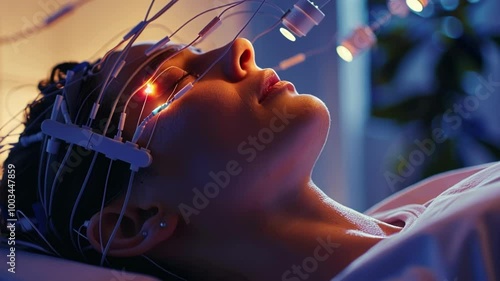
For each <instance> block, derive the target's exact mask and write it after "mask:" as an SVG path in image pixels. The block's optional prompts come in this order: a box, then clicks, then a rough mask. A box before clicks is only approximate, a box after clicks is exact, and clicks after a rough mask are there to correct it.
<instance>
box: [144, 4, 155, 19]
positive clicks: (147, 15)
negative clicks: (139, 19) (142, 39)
mask: <svg viewBox="0 0 500 281" xmlns="http://www.w3.org/2000/svg"><path fill="white" fill-rule="evenodd" d="M154 3H155V0H152V1H151V4H149V8H148V11H147V12H146V16H144V21H147V20H148V17H149V12H151V8H153V5H154Z"/></svg>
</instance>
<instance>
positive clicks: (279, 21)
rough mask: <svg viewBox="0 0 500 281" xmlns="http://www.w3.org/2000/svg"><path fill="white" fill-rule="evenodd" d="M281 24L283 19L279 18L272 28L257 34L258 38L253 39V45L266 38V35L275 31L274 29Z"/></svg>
mask: <svg viewBox="0 0 500 281" xmlns="http://www.w3.org/2000/svg"><path fill="white" fill-rule="evenodd" d="M280 24H281V18H279V19H278V21H277V22H276V23H274V24H273V25H272V26H271V27H269V28H268V29H266V30H264V31H262V32H261V33H259V34H257V36H255V37H254V38H253V39H252V44H254V43H255V41H257V40H258V39H259V38H261V37H262V36H264V35H266V34H268V33H269V32H271V31H273V29H275V28H276V27H277V26H278V25H280Z"/></svg>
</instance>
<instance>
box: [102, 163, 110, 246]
mask: <svg viewBox="0 0 500 281" xmlns="http://www.w3.org/2000/svg"><path fill="white" fill-rule="evenodd" d="M112 166H113V160H111V161H110V163H109V167H108V174H107V175H106V182H105V183H104V191H103V193H102V200H101V211H100V212H99V218H100V219H99V241H100V244H101V253H102V252H104V248H103V246H104V243H103V242H102V213H103V211H104V204H105V203H106V193H107V192H108V182H109V175H110V174H111V167H112Z"/></svg>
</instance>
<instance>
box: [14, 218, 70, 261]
mask: <svg viewBox="0 0 500 281" xmlns="http://www.w3.org/2000/svg"><path fill="white" fill-rule="evenodd" d="M16 215H18V218H19V215H22V216H23V217H24V218H25V219H26V220H27V221H28V223H29V224H30V225H31V227H33V230H35V232H36V233H37V234H38V236H40V238H41V239H42V240H43V242H45V244H46V245H47V246H49V248H50V249H51V250H52V252H53V253H54V254H56V255H58V256H59V257H62V256H61V254H59V252H57V251H56V249H54V247H52V245H51V244H50V243H49V241H47V239H46V238H45V237H44V236H43V235H42V233H41V232H40V230H38V228H37V227H36V226H35V225H34V224H33V223H32V222H31V220H30V219H29V218H28V217H27V216H26V215H25V214H24V213H23V212H22V211H21V210H16Z"/></svg>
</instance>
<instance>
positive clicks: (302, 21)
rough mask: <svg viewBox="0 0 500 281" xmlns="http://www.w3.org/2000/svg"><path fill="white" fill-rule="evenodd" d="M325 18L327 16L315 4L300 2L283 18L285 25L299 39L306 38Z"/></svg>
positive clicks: (307, 0)
mask: <svg viewBox="0 0 500 281" xmlns="http://www.w3.org/2000/svg"><path fill="white" fill-rule="evenodd" d="M323 18H325V14H323V12H322V11H321V10H320V9H319V8H318V6H316V5H314V3H313V2H311V1H309V0H299V1H297V3H295V5H293V8H292V9H290V10H289V11H288V12H287V13H286V14H285V16H284V17H283V25H284V26H286V27H287V28H288V29H289V30H290V31H291V32H293V33H294V34H295V35H297V36H298V37H302V36H306V35H307V33H309V31H310V30H311V29H312V28H313V27H314V26H315V25H318V24H319V23H320V22H321V21H322V20H323Z"/></svg>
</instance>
